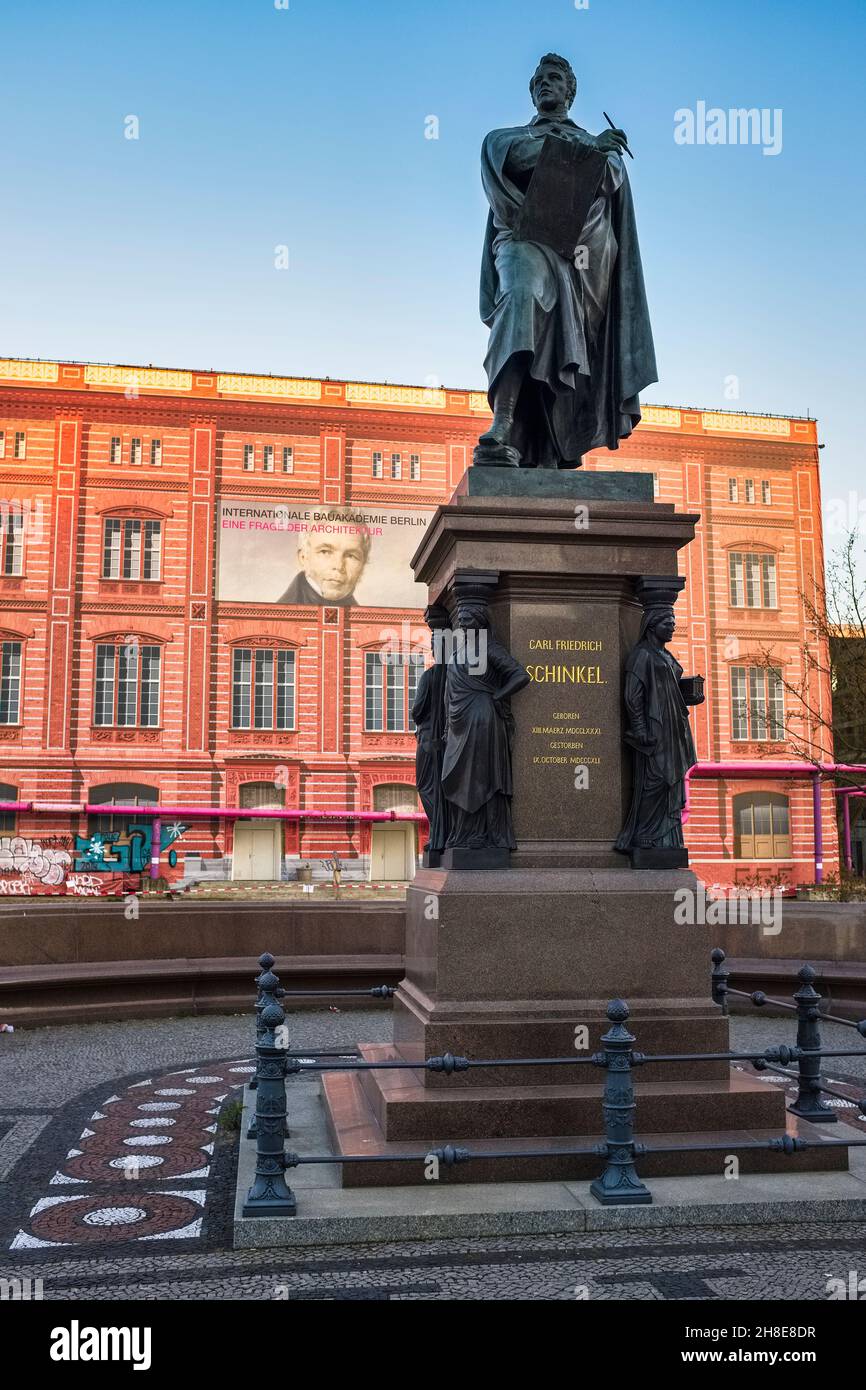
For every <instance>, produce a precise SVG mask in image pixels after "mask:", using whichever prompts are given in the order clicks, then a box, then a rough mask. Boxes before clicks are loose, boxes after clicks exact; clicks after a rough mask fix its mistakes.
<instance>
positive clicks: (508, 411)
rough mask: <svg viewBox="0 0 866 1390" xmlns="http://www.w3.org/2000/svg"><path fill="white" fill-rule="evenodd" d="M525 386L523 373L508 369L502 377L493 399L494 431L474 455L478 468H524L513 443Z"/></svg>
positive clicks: (492, 430) (490, 432) (487, 436)
mask: <svg viewBox="0 0 866 1390" xmlns="http://www.w3.org/2000/svg"><path fill="white" fill-rule="evenodd" d="M522 385H523V372H522V370H520V369H519V368H517V367H514V366H511V367H507V368H506V369H505V371H504V372H503V373H502V374H501V376H500V378H499V381H498V382H497V385H496V391H495V393H494V397H493V419H492V421H491V423H490V428H489V429H488V430H485V431H484V434H482V435H481V437H480V438H479V440H478V443H477V445H476V446H475V451H474V453H473V456H472V462H473V463H474V464H475V466H476V467H487V468H491V467H505V468H519V467H520V452H519V450H517V449H515V448H514V446H513V444H512V443H511V432H512V430H513V428H514V412H515V410H516V409H517V398H518V396H519V395H520V388H521V386H522Z"/></svg>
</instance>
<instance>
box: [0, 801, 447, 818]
mask: <svg viewBox="0 0 866 1390" xmlns="http://www.w3.org/2000/svg"><path fill="white" fill-rule="evenodd" d="M0 811H30V812H32V813H33V814H35V815H42V814H43V813H47V812H52V811H67V812H74V813H77V814H79V815H82V816H83V815H88V816H179V817H185V818H186V819H187V820H190V819H192V818H193V817H194V816H198V817H201V818H202V819H204V820H210V819H213V818H215V819H217V820H264V819H270V820H357V821H383V820H388V821H391V820H394V821H419V822H420V821H424V822H426V820H427V817H426V816H425V815H424V812H423V811H350V810H345V811H307V810H297V809H296V810H291V811H287V810H283V809H281V808H277V807H260V808H259V807H248V806H160V805H155V806H110V805H108V804H107V803H106V802H104V801H97V802H91V801H84V802H74V803H72V802H70V803H64V804H63V805H62V806H61V805H58V804H57V803H56V802H49V801H0Z"/></svg>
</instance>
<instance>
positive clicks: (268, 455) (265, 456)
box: [262, 444, 274, 473]
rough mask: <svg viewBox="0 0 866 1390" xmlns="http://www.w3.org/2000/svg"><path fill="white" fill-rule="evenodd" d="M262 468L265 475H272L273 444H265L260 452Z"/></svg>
mask: <svg viewBox="0 0 866 1390" xmlns="http://www.w3.org/2000/svg"><path fill="white" fill-rule="evenodd" d="M262 468H263V469H264V471H265V472H266V473H273V471H274V446H273V444H266V445H265V447H264V449H263V450H262Z"/></svg>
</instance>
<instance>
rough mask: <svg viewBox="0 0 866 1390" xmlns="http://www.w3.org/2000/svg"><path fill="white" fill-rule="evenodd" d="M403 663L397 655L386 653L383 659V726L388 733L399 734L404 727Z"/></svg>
mask: <svg viewBox="0 0 866 1390" xmlns="http://www.w3.org/2000/svg"><path fill="white" fill-rule="evenodd" d="M404 685H405V682H404V680H403V663H402V661H401V660H400V657H399V656H396V655H394V654H393V653H390V652H389V653H388V654H387V656H386V659H385V694H386V700H385V727H386V729H387V730H388V733H389V734H400V733H402V732H403V731H404V729H405V728H406V719H405V715H404V713H403V703H404V694H405V692H404Z"/></svg>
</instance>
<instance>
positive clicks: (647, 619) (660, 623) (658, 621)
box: [640, 603, 677, 647]
mask: <svg viewBox="0 0 866 1390" xmlns="http://www.w3.org/2000/svg"><path fill="white" fill-rule="evenodd" d="M676 630H677V620H676V618H675V617H674V610H673V608H671V606H670V604H667V603H660V604H657V605H653V607H651V608H647V609H646V610H645V611H644V615H643V622H642V623H641V631H640V635H641V637H644V636H645V635H646V634H647V633H648V632H651V633H652V635H653V636H654V637H655V639H656V641H657V642H660V643H661V645H662V646H663V647H664V646H665V645H666V644H667V643H668V642H669V641H670V640H671V638H672V637H673V635H674V633H675V632H676Z"/></svg>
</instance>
